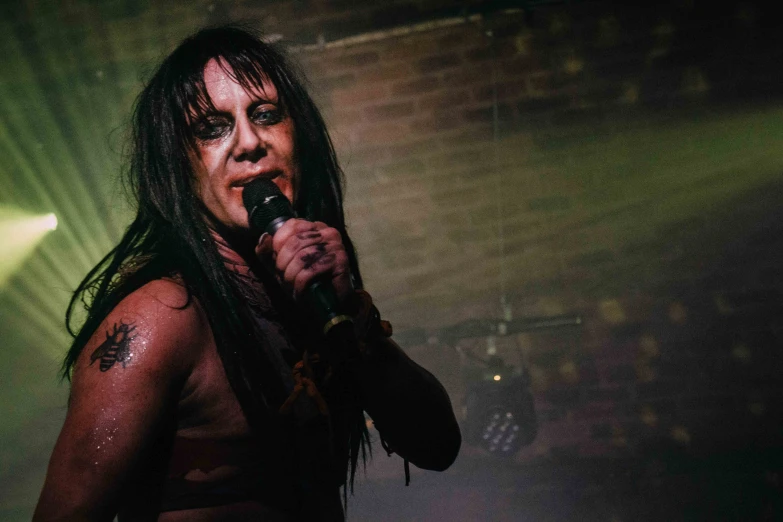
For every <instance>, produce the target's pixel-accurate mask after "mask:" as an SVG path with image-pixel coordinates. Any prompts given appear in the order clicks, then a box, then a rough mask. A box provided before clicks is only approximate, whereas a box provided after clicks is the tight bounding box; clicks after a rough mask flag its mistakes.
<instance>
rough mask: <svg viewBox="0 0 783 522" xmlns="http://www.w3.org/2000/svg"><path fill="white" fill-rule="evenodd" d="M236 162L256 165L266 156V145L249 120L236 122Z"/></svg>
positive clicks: (244, 119)
mask: <svg viewBox="0 0 783 522" xmlns="http://www.w3.org/2000/svg"><path fill="white" fill-rule="evenodd" d="M234 139H235V142H234V151H233V152H234V160H235V161H249V162H251V163H255V162H256V161H258V160H259V159H261V158H263V157H264V156H266V145H265V143H264V140H263V139H262V137H261V135H260V133H259V130H258V129H257V128H256V127H255V126H254V125H253V124H252V123H251V122H250V121H249V120H248V119H247V118H239V119H237V122H236V131H235V137H234Z"/></svg>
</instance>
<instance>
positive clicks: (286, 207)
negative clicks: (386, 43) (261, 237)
mask: <svg viewBox="0 0 783 522" xmlns="http://www.w3.org/2000/svg"><path fill="white" fill-rule="evenodd" d="M242 201H243V203H244V204H245V208H246V209H247V214H248V219H249V221H250V228H251V229H253V230H255V231H257V232H259V233H262V232H264V231H265V230H266V228H267V226H269V224H270V223H272V221H274V220H276V219H278V218H281V217H282V218H285V219H289V218H292V217H294V210H293V209H292V208H291V203H290V202H289V201H288V198H286V197H285V196H284V195H283V193H282V192H280V189H279V188H277V185H275V183H274V182H273V181H272V180H271V179H266V178H257V179H254V180H253V181H251V182H250V183H248V184H247V185H245V188H244V189H243V190H242Z"/></svg>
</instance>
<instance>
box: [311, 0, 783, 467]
mask: <svg viewBox="0 0 783 522" xmlns="http://www.w3.org/2000/svg"><path fill="white" fill-rule="evenodd" d="M425 11H426V9H424V8H423V7H422V6H421V5H420V6H419V11H417V14H418V15H419V17H420V19H421V20H425V19H427V18H426V16H424V15H425V14H426V13H425ZM473 13H474V16H473V17H472V18H469V19H467V20H463V21H461V22H456V21H453V20H452V22H453V24H452V25H447V26H444V27H439V28H430V29H427V30H420V31H411V32H410V34H405V35H402V36H391V35H388V34H386V35H380V34H378V33H373V34H372V35H371V36H372V37H373V38H377V39H373V38H369V37H368V38H366V41H361V42H358V43H351V42H346V41H342V40H340V37H339V36H336V37H335V39H334V40H332V41H329V40H326V41H325V45H322V46H320V47H319V46H313V45H307V39H306V38H305V37H303V35H302V33H296V34H297V37H298V38H299V39H300V42H299V45H298V47H296V48H295V49H296V56H297V58H298V59H299V60H300V61H301V62H302V64H303V66H304V69H305V70H306V72H307V74H308V76H309V78H310V80H311V82H312V86H313V92H314V93H315V96H316V97H317V98H318V100H319V102H320V105H321V106H322V108H323V110H324V113H325V115H326V118H327V121H328V122H329V125H330V129H331V132H332V136H333V139H334V141H335V144H336V147H337V149H338V152H339V154H340V157H341V159H342V162H343V166H344V168H345V171H346V176H347V181H348V203H347V208H348V216H349V223H350V224H351V226H352V233H353V235H354V236H355V239H356V242H357V244H358V246H359V249H360V256H361V261H362V264H363V267H364V270H365V277H366V279H367V281H368V286H369V289H370V290H371V292H372V293H373V295H374V296H375V298H376V300H377V301H378V302H379V303H380V304H381V306H382V309H383V310H384V312H385V314H386V315H387V316H389V317H390V318H391V319H392V320H393V321H394V322H395V325H396V327H397V329H398V331H400V332H401V334H402V338H403V339H405V333H406V332H410V331H411V330H414V329H423V330H424V337H421V336H420V339H426V338H427V337H429V342H428V343H424V342H422V341H418V342H417V341H411V342H408V343H407V347H408V349H409V350H410V351H411V353H413V354H414V356H416V357H417V358H418V359H420V360H422V361H423V362H424V363H425V364H428V365H430V366H432V367H434V370H435V372H436V373H438V375H439V376H440V377H441V378H442V379H444V381H445V382H446V383H447V385H448V386H449V388H450V390H451V391H452V395H453V397H454V399H455V402H456V403H458V404H459V403H460V402H461V401H462V400H463V398H464V393H465V381H464V375H465V371H464V370H465V367H469V366H470V365H471V364H475V363H470V362H469V361H467V360H465V359H464V357H463V358H462V359H461V358H460V357H459V356H458V354H457V351H456V350H455V344H456V345H460V347H461V349H462V350H463V351H464V350H472V351H473V353H475V354H477V355H479V356H486V347H487V343H488V340H487V338H486V333H485V332H483V331H482V330H481V329H477V330H476V331H475V332H474V334H472V335H474V336H473V337H470V338H468V339H463V340H461V341H458V342H457V341H454V340H450V341H444V340H443V339H442V337H443V336H444V335H445V334H444V332H447V331H448V327H449V325H454V324H456V323H459V322H460V321H464V320H468V319H471V318H472V319H476V318H481V319H487V320H496V321H500V320H501V319H502V318H503V315H504V312H505V313H509V312H510V313H511V315H512V316H513V317H516V318H519V317H524V316H542V315H543V316H545V315H557V314H567V313H576V314H581V315H582V317H583V319H584V323H583V326H581V327H573V328H568V329H560V330H552V331H546V332H536V333H525V334H519V335H514V336H508V337H505V338H502V339H498V340H496V342H495V344H496V345H497V348H496V349H497V350H498V354H500V355H501V356H503V357H504V358H506V360H507V362H509V363H511V364H515V365H517V366H518V367H519V365H521V363H522V360H523V359H524V364H525V365H526V366H527V367H528V368H529V371H530V372H531V377H532V388H533V390H534V396H535V400H536V407H537V411H538V421H539V435H538V437H537V439H536V441H535V442H534V443H533V444H532V445H531V446H530V447H528V448H527V449H525V450H524V451H523V452H521V453H520V454H519V455H518V458H519V459H523V460H524V459H533V458H541V457H556V456H564V457H568V456H577V455H578V456H598V455H618V454H620V455H622V454H625V455H628V454H640V453H644V452H646V451H647V450H648V449H652V448H660V447H661V446H665V447H677V448H680V449H684V450H686V451H692V452H697V453H698V452H706V451H713V450H715V449H716V448H723V449H727V448H730V447H736V446H743V445H746V444H749V443H750V442H751V441H756V442H758V441H760V440H762V441H764V444H772V443H773V441H775V440H778V439H779V431H777V428H776V426H779V423H777V421H779V420H780V414H781V409H780V387H779V386H778V385H776V384H774V383H773V381H772V380H771V375H773V374H774V373H775V372H776V371H779V370H780V365H781V362H780V356H779V353H778V352H779V349H780V346H781V338H780V332H781V330H780V319H779V317H780V315H779V314H778V315H775V313H776V312H779V311H780V307H781V300H780V294H779V292H780V281H781V278H780V277H779V276H780V270H779V269H778V268H777V266H776V261H775V260H776V259H777V258H778V257H777V254H779V253H780V252H781V247H783V245H781V241H780V237H781V236H780V232H781V228H780V225H779V224H777V222H776V219H775V215H776V214H777V212H776V211H775V210H774V209H775V207H776V206H778V205H779V203H780V202H781V197H780V196H781V191H780V183H779V182H777V181H776V180H777V178H779V174H780V169H781V167H782V166H783V165H782V164H781V162H780V160H778V159H777V158H775V154H774V146H773V144H772V142H771V141H768V142H765V144H761V145H757V146H748V145H747V144H746V143H745V142H746V141H747V140H758V139H761V140H767V139H768V138H770V137H774V138H771V139H778V138H779V137H780V131H779V130H777V131H776V130H774V129H773V128H774V127H776V124H775V123H774V121H773V118H776V117H777V116H779V109H778V108H777V107H779V105H776V104H777V103H779V100H780V94H781V92H783V90H782V89H781V87H780V86H781V85H783V84H781V80H783V78H781V72H780V71H779V70H777V69H775V68H774V67H771V64H774V63H776V62H777V61H779V60H780V57H781V48H780V47H775V46H773V45H770V42H772V39H771V36H772V34H773V28H771V27H767V26H766V25H765V24H766V23H767V22H766V20H765V18H764V13H763V11H762V10H761V9H760V8H759V7H758V6H754V5H753V4H749V3H746V4H737V5H734V6H732V7H731V8H730V9H727V10H724V11H715V10H711V9H710V8H709V7H707V6H704V7H702V6H698V5H691V6H690V7H677V6H673V5H672V6H668V7H667V6H664V7H661V6H658V7H655V8H648V9H639V8H634V9H619V8H615V7H609V6H608V5H605V4H602V3H592V2H591V3H575V4H572V5H568V6H555V5H551V6H540V7H539V8H537V9H535V10H532V11H531V10H528V11H520V10H513V11H494V12H487V11H485V12H483V13H479V14H478V15H476V14H475V13H476V12H475V11H473ZM415 22H416V20H415V19H411V20H408V21H407V27H408V28H409V29H411V28H415V27H417V26H416V24H415ZM314 25H315V26H317V24H314ZM335 25H336V24H335ZM359 25H361V24H359ZM377 26H381V28H382V29H383V28H386V29H388V26H387V25H386V26H385V25H384V24H376V27H377ZM367 30H368V31H369V28H368V29H367ZM327 33H328V29H327ZM343 36H344V35H343ZM315 39H317V38H314V39H311V40H310V41H313V40H315ZM302 41H304V43H302ZM322 43H324V42H322ZM727 129H730V130H727ZM754 129H755V130H754ZM763 129H769V131H768V132H765V131H764V130H763ZM763 136H767V137H766V138H765V137H763ZM724 145H730V146H731V147H734V148H736V150H726V147H725V146H724ZM746 154H747V156H744V155H746ZM739 180H744V181H742V182H740V181H739ZM771 189H772V190H771ZM759 198H761V199H759ZM759 201H763V204H761V205H758V202H759ZM754 234H755V237H756V239H755V241H756V244H755V247H753V246H749V245H748V244H747V243H748V239H747V236H748V235H754ZM729 245H733V246H732V247H730V246H729ZM731 248H733V251H730V249H731ZM751 252H753V253H751ZM728 258H730V260H729V259H728ZM501 295H502V296H504V299H505V301H506V303H507V304H506V309H505V310H504V309H503V307H502V306H501V305H500V297H501ZM468 335H469V336H470V334H468ZM415 337H416V336H415V335H414V336H413V338H415ZM520 353H522V354H523V355H522V357H521V358H520V356H519V354H520Z"/></svg>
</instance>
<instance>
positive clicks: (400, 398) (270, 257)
mask: <svg viewBox="0 0 783 522" xmlns="http://www.w3.org/2000/svg"><path fill="white" fill-rule="evenodd" d="M129 150H130V155H129V164H128V166H127V169H126V171H125V174H126V175H127V181H128V186H129V187H130V188H131V189H132V192H133V194H134V196H135V200H136V203H137V208H138V210H137V213H136V217H135V219H134V220H133V222H132V223H131V225H130V226H129V227H128V229H127V231H126V232H125V234H124V236H123V237H122V239H121V240H120V242H119V244H118V245H117V246H116V247H115V248H114V249H113V250H112V251H111V252H109V254H108V255H107V256H106V257H105V258H104V259H103V260H102V261H101V262H100V263H99V264H98V265H97V266H96V267H95V268H93V269H92V271H91V272H90V273H89V274H88V275H87V276H86V278H85V279H84V281H83V282H82V283H81V284H80V286H79V287H78V288H77V290H76V292H75V294H74V296H73V299H72V301H71V305H70V307H69V310H68V313H67V323H68V326H69V329H71V331H72V332H73V333H74V342H73V345H72V346H71V348H70V351H69V352H68V354H67V356H66V358H65V362H64V364H63V369H64V374H65V376H66V377H68V378H70V380H71V394H70V399H69V402H68V412H67V416H66V419H65V423H64V426H63V428H62V432H61V433H60V436H59V438H58V440H57V443H56V445H55V448H54V452H53V455H52V457H51V460H50V463H49V469H48V473H47V476H46V481H45V484H44V487H43V491H42V493H41V496H40V499H39V502H38V506H37V508H36V512H35V516H34V520H36V521H48V520H106V521H111V520H112V519H113V518H114V517H115V516H118V517H119V520H120V521H125V520H131V521H132V520H150V519H154V520H160V521H185V520H187V521H210V520H259V521H300V520H308V521H339V520H344V513H343V511H344V510H343V506H344V505H345V502H346V500H345V499H346V498H347V493H346V492H347V490H348V489H352V487H353V476H354V472H355V470H356V466H357V461H359V460H361V459H364V458H365V454H366V450H368V449H369V448H368V447H367V446H368V445H369V443H370V442H371V440H376V441H377V440H380V442H381V443H382V446H383V448H384V449H385V450H388V451H393V452H395V453H397V454H398V455H399V456H401V457H402V458H403V459H404V460H405V471H406V475H407V463H408V462H410V463H412V464H414V465H415V466H418V467H420V468H424V469H430V470H444V469H446V468H447V467H449V466H450V465H451V463H452V462H453V461H454V459H455V458H456V456H457V453H458V451H459V447H460V440H461V439H460V432H459V428H458V425H457V422H456V419H455V417H454V413H453V411H452V407H451V403H450V400H449V397H448V395H447V394H446V392H445V390H444V389H443V387H442V386H441V384H440V383H439V382H438V381H437V380H436V379H435V378H434V377H433V376H432V374H430V373H429V372H427V371H426V370H425V369H423V368H422V367H420V366H419V365H417V364H416V363H415V362H413V361H412V360H411V359H409V358H408V357H407V356H406V355H405V354H404V353H403V352H402V351H401V350H400V349H399V347H397V345H396V344H394V342H393V341H392V340H391V338H390V337H389V336H390V334H391V329H390V327H389V325H388V323H386V322H385V321H382V320H381V318H380V315H379V313H378V311H377V309H376V308H375V307H374V306H373V305H372V300H371V299H370V297H369V294H367V293H366V292H365V291H364V290H362V278H361V274H360V271H359V265H358V262H357V256H356V253H355V251H354V248H353V245H352V243H351V241H350V238H349V236H348V233H347V230H346V225H345V222H344V218H343V207H342V186H341V183H342V172H341V170H340V167H339V165H338V163H337V159H336V157H335V153H334V150H333V148H332V145H331V141H330V139H329V135H328V133H327V130H326V128H325V125H324V122H323V120H322V118H321V116H320V114H319V112H318V109H317V108H316V107H315V105H314V104H313V101H312V100H311V98H310V96H309V95H308V93H307V92H306V91H305V89H304V88H303V86H302V83H301V82H300V81H299V80H298V79H297V77H296V76H295V74H294V72H293V70H292V68H291V66H290V65H289V64H288V62H287V61H286V59H285V58H284V56H283V55H282V54H281V53H280V51H279V50H277V49H276V48H275V47H273V46H271V45H268V44H266V43H264V42H262V41H261V40H260V39H258V38H257V37H256V36H255V35H253V34H251V33H249V32H247V31H245V30H242V29H238V28H235V27H222V28H216V29H206V30H202V31H200V32H198V33H197V34H195V35H194V36H192V37H190V38H188V39H186V40H185V41H184V42H183V43H181V44H180V45H179V47H177V48H176V49H175V50H174V51H173V53H172V54H171V55H169V56H168V57H167V58H166V59H165V60H164V61H163V62H162V64H161V65H160V66H159V68H158V69H157V71H156V72H155V74H154V75H153V76H152V79H151V80H150V81H149V83H148V84H147V85H146V87H145V88H144V90H143V91H142V93H141V94H140V96H139V98H138V99H137V102H136V105H135V109H134V115H133V132H132V141H131V143H130V149H129ZM259 179H265V180H271V182H272V183H273V184H274V187H272V189H273V190H275V191H276V190H277V189H279V191H280V193H282V195H283V196H284V197H285V199H287V200H288V203H290V204H291V207H292V210H293V212H292V214H291V216H288V217H286V219H285V220H279V221H280V222H281V223H282V225H281V226H280V227H279V229H275V230H274V231H273V233H272V234H270V233H267V232H263V233H262V231H260V230H257V229H256V227H253V226H251V224H250V222H249V220H248V211H247V208H246V207H245V204H244V202H243V192H244V191H245V187H246V186H248V184H250V183H251V182H254V181H256V180H259ZM261 203H263V201H262V202H261ZM286 205H287V203H286ZM358 226H360V224H358ZM259 235H260V237H259ZM319 285H320V286H321V287H325V288H327V290H328V291H329V292H330V294H331V295H334V296H335V299H336V301H337V304H338V306H339V307H340V311H339V314H340V315H339V317H340V318H341V321H342V322H341V323H340V325H341V328H342V329H343V331H344V332H348V334H349V335H347V336H344V337H340V338H339V339H337V340H335V338H334V337H331V334H330V333H328V332H329V328H330V326H331V325H330V324H327V325H322V324H317V321H314V320H313V316H314V314H312V313H311V312H310V311H308V310H307V309H306V308H307V307H305V306H303V303H304V302H305V301H307V300H308V299H307V296H308V295H310V294H311V293H312V291H313V287H317V286H319ZM82 305H83V306H84V308H85V310H86V313H80V312H81V310H80V308H81V307H82ZM77 318H79V320H80V322H79V324H78V325H75V322H76V320H77ZM346 325H348V326H346ZM346 328H347V329H346ZM335 330H336V329H335ZM324 332H327V333H324ZM364 412H366V413H367V415H368V416H369V417H370V418H371V419H372V423H368V422H367V421H366V420H365V416H364ZM368 426H370V428H369V429H368ZM377 449H378V450H379V449H380V448H377ZM376 453H378V451H376ZM401 472H402V470H401ZM341 487H343V488H344V489H343V495H344V496H343V495H341V494H340V488H341Z"/></svg>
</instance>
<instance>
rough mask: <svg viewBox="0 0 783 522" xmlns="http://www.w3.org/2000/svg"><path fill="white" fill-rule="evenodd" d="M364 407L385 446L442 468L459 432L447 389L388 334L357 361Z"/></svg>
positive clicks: (449, 458)
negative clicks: (386, 444)
mask: <svg viewBox="0 0 783 522" xmlns="http://www.w3.org/2000/svg"><path fill="white" fill-rule="evenodd" d="M356 371H357V373H358V375H357V380H358V382H359V383H360V387H361V393H362V397H363V399H364V406H365V410H366V411H367V413H368V414H369V415H370V417H372V419H373V422H374V423H375V426H376V428H377V429H378V431H379V432H380V434H381V436H382V437H383V439H384V440H385V441H386V442H387V443H388V444H389V446H390V448H391V449H392V450H393V451H394V452H395V453H397V454H399V455H400V456H401V457H403V458H406V459H408V460H409V461H410V462H411V463H413V464H414V465H415V466H417V467H420V468H424V469H432V470H437V471H442V470H444V469H446V468H448V467H449V466H450V465H451V464H452V463H453V462H454V460H455V459H456V457H457V453H458V452H459V448H460V444H461V440H462V439H461V435H460V431H459V426H458V424H457V420H456V418H455V416H454V411H453V409H452V406H451V400H450V399H449V396H448V393H446V390H445V389H444V388H443V386H442V385H441V384H440V382H438V380H437V379H436V378H435V376H433V375H432V374H431V373H430V372H428V371H427V370H425V369H424V368H422V367H421V366H419V365H418V364H416V363H415V362H414V361H413V360H412V359H411V358H410V357H408V356H407V355H406V354H405V353H404V352H403V351H402V350H401V349H400V348H399V347H398V346H397V345H396V344H395V343H394V342H393V341H392V340H391V339H387V338H380V339H378V340H376V341H373V342H372V343H371V344H370V345H369V346H367V349H366V351H365V354H364V356H363V357H362V358H361V360H360V362H359V363H358V364H357V365H356Z"/></svg>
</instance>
